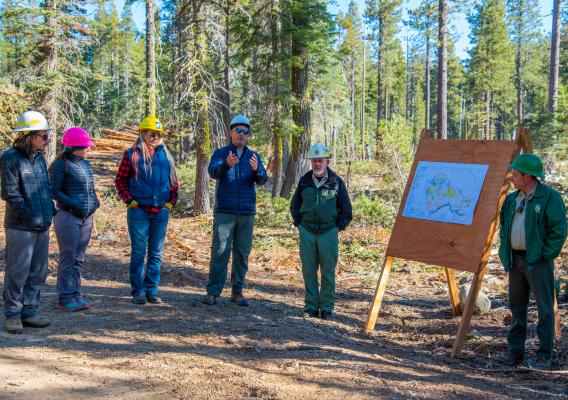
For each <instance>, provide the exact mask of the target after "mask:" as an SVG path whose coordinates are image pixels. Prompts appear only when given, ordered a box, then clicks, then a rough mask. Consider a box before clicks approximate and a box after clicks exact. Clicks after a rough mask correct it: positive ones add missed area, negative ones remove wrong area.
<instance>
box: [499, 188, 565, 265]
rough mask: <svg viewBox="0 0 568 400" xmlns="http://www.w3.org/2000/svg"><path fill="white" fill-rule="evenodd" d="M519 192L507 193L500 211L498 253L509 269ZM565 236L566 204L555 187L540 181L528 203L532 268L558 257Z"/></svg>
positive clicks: (527, 233)
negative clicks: (512, 232)
mask: <svg viewBox="0 0 568 400" xmlns="http://www.w3.org/2000/svg"><path fill="white" fill-rule="evenodd" d="M518 194H519V191H518V190H516V191H514V192H512V193H510V194H509V195H507V198H506V199H505V203H504V204H503V207H502V208H501V214H500V222H501V230H500V234H499V237H500V239H501V244H500V246H499V257H500V258H501V262H502V263H503V266H504V267H505V270H506V271H509V269H510V268H511V264H512V254H511V250H512V247H511V231H512V229H511V228H512V225H513V218H514V217H515V212H516V211H515V210H516V208H517V203H516V198H517V195H518ZM565 240H566V206H565V205H564V202H563V201H562V197H561V196H560V193H558V192H557V191H556V190H554V189H552V188H551V187H549V186H546V185H543V184H542V183H540V182H539V183H537V186H536V188H535V189H534V195H533V196H532V197H530V196H529V198H528V199H527V201H526V204H525V243H526V251H527V255H526V260H527V265H528V268H529V270H532V269H533V268H534V267H535V266H537V265H538V264H539V263H542V262H548V261H552V260H554V259H555V258H556V257H558V255H559V254H560V251H561V250H562V246H563V245H564V241H565Z"/></svg>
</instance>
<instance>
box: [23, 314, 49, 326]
mask: <svg viewBox="0 0 568 400" xmlns="http://www.w3.org/2000/svg"><path fill="white" fill-rule="evenodd" d="M22 325H23V326H28V327H30V328H47V327H48V326H49V320H48V319H47V318H45V317H40V316H38V315H34V316H33V317H29V318H22Z"/></svg>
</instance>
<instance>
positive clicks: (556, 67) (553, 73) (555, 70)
mask: <svg viewBox="0 0 568 400" xmlns="http://www.w3.org/2000/svg"><path fill="white" fill-rule="evenodd" d="M559 72H560V0H554V6H553V10H552V38H551V45H550V78H549V81H548V112H550V113H554V112H555V111H556V106H557V104H558V75H559Z"/></svg>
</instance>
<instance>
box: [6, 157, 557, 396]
mask: <svg viewBox="0 0 568 400" xmlns="http://www.w3.org/2000/svg"><path fill="white" fill-rule="evenodd" d="M110 166H112V163H111V165H110ZM99 167H100V168H97V175H98V181H97V184H98V185H99V187H98V189H99V190H100V191H101V192H104V191H105V190H106V188H108V187H109V186H110V185H111V179H110V178H111V172H109V170H110V168H109V163H107V164H106V165H103V164H102V163H99ZM103 167H106V168H108V169H109V170H105V168H103ZM2 208H3V207H2ZM2 212H3V211H2ZM99 213H101V218H99V219H98V220H99V223H98V226H97V232H96V233H95V234H94V237H93V239H92V241H91V246H90V249H89V252H88V255H87V260H86V265H85V270H84V274H83V277H84V279H83V289H84V294H85V297H86V298H87V300H89V301H90V302H91V304H92V305H93V308H92V309H91V310H90V311H88V312H83V313H65V312H62V311H59V310H57V309H56V301H57V298H56V290H55V280H56V265H57V261H56V260H57V252H58V250H57V245H56V241H55V237H54V236H53V234H52V240H51V247H50V274H49V277H48V280H47V285H46V288H45V290H44V291H43V292H42V299H43V300H42V306H41V313H42V314H43V315H46V316H47V317H49V318H50V319H51V321H52V324H51V326H50V327H49V328H46V329H36V330H34V329H28V328H26V330H25V333H24V334H23V335H10V334H8V333H6V332H5V330H3V329H2V330H0V348H1V351H0V399H77V398H89V399H99V398H116V399H253V398H255V399H256V398H259V399H285V400H288V399H290V400H291V399H302V400H307V399H331V398H335V399H371V398H372V399H383V398H384V399H411V398H412V399H414V398H417V399H440V398H447V399H457V398H459V399H505V398H507V399H509V398H513V399H520V398H527V399H528V398H535V397H539V398H557V397H559V398H567V396H568V327H567V320H566V314H567V312H566V304H561V305H560V311H561V315H562V319H561V322H562V327H563V329H562V336H561V337H560V338H559V339H558V342H557V345H556V353H555V368H556V370H555V371H552V372H549V373H538V372H530V371H528V370H526V369H524V368H515V369H511V368H505V367H503V366H501V365H499V364H497V363H495V362H494V356H495V355H496V354H499V353H502V352H504V351H505V350H506V342H505V333H506V326H507V324H508V321H509V318H510V314H509V312H508V311H507V308H506V298H505V297H504V293H506V290H504V286H503V285H505V281H504V278H505V275H504V273H503V272H502V270H501V266H500V264H498V262H497V260H496V258H495V256H492V258H491V260H490V265H489V271H488V274H487V278H486V281H487V285H486V288H485V290H486V291H487V293H488V295H489V296H490V298H491V299H492V302H493V305H492V310H491V311H490V312H489V313H488V314H486V315H484V316H474V318H473V320H472V326H471V329H472V331H471V333H470V335H469V339H468V341H467V342H466V345H465V348H464V352H463V354H462V356H461V357H460V358H457V359H452V358H450V352H451V349H452V345H453V340H454V337H455V333H456V331H457V326H458V322H459V319H458V318H452V316H451V310H450V304H449V299H448V295H447V290H446V284H445V278H444V275H443V272H442V270H440V269H436V268H424V266H420V265H417V264H413V263H400V264H399V265H398V266H397V269H396V271H395V272H393V274H391V279H390V283H389V286H388V288H387V293H386V296H385V299H384V302H383V308H382V311H381V314H380V316H379V320H378V324H377V327H376V329H375V331H374V332H373V333H372V334H370V335H367V334H364V333H362V331H361V328H362V326H363V324H364V321H365V319H366V313H367V310H368V306H369V302H370V299H371V296H372V293H373V290H374V281H376V279H377V272H376V271H375V272H373V273H371V272H369V271H368V268H367V269H365V268H364V266H362V265H361V266H355V267H353V266H350V267H349V268H343V270H342V272H341V274H339V276H338V278H337V303H336V312H337V319H336V321H335V322H324V321H320V320H304V319H303V318H302V306H303V283H302V278H301V273H300V269H299V266H298V255H297V252H295V251H291V250H288V249H285V248H282V247H277V246H275V247H274V248H271V249H269V250H268V251H263V252H260V251H257V250H254V251H253V254H252V255H251V262H250V270H249V274H248V276H247V279H248V288H247V289H246V291H245V295H246V296H247V297H248V298H250V301H251V306H250V307H248V308H247V307H237V306H234V305H232V304H231V303H230V302H229V301H228V299H227V298H226V297H224V298H223V299H222V301H221V304H219V305H217V306H213V307H211V306H206V305H203V304H201V303H200V300H201V296H202V295H203V294H204V285H205V283H206V277H207V271H208V260H209V246H210V237H209V235H208V234H207V232H206V229H205V228H204V226H206V224H204V222H206V220H207V218H210V217H201V218H175V219H172V220H171V223H170V229H169V235H168V240H167V242H166V248H165V255H164V260H163V265H162V284H161V297H162V298H163V300H164V303H163V304H160V305H145V306H139V305H135V304H133V303H131V302H130V296H129V284H128V272H127V271H128V259H129V252H130V248H129V241H128V236H127V232H126V216H125V210H124V209H122V208H116V207H111V206H110V202H109V200H107V199H105V198H103V208H102V209H101V210H100V211H99ZM0 217H2V218H3V216H0ZM105 226H111V227H112V229H109V228H107V229H106V230H105ZM0 235H1V236H0V247H2V248H3V243H4V237H3V232H2V233H1V234H0ZM2 257H3V253H2ZM557 264H559V265H560V267H559V268H560V270H561V271H563V272H561V273H564V274H566V270H567V269H568V254H566V250H565V251H564V255H563V258H562V259H561V260H560V262H559V263H557ZM466 275H467V274H463V276H466ZM0 282H3V267H0ZM226 294H227V292H226V291H225V292H224V295H226ZM535 316H536V311H535V309H534V308H533V309H531V321H533V322H534V320H535ZM536 343H537V342H536V340H535V331H534V326H532V327H531V332H530V340H529V342H528V350H529V353H531V352H534V350H535V348H536Z"/></svg>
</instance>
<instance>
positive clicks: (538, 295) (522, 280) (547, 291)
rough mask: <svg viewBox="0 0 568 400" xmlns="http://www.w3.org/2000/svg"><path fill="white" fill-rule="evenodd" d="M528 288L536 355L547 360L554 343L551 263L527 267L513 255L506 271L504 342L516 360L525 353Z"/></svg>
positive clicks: (522, 260) (552, 269) (552, 265)
mask: <svg viewBox="0 0 568 400" xmlns="http://www.w3.org/2000/svg"><path fill="white" fill-rule="evenodd" d="M531 291H532V292H533V294H534V298H535V301H536V308H537V310H538V323H537V328H536V333H537V336H538V340H539V342H540V347H539V349H538V352H537V357H539V358H544V359H549V358H550V357H552V347H553V345H554V309H553V307H554V263H553V262H552V261H550V262H542V263H539V265H537V266H535V267H534V268H533V269H532V270H529V269H528V267H527V263H526V259H525V257H522V256H517V255H513V266H512V268H511V270H510V271H509V307H510V308H511V313H512V315H513V319H512V323H511V328H510V329H509V333H508V335H507V342H508V343H509V351H510V353H511V354H512V355H513V356H514V357H516V358H519V359H522V358H523V357H524V354H525V340H526V338H527V325H528V318H527V311H528V306H529V295H530V292H531Z"/></svg>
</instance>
